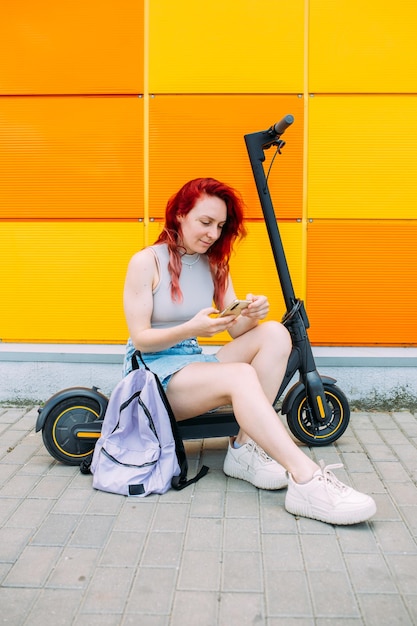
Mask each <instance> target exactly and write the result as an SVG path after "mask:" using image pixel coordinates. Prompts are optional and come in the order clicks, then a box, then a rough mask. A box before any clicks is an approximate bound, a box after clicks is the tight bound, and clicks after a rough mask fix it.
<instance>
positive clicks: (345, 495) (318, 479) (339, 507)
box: [285, 461, 376, 525]
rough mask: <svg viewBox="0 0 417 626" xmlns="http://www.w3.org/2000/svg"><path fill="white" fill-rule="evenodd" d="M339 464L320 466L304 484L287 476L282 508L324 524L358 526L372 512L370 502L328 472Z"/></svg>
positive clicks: (371, 503)
mask: <svg viewBox="0 0 417 626" xmlns="http://www.w3.org/2000/svg"><path fill="white" fill-rule="evenodd" d="M338 467H342V465H340V464H338V465H327V466H324V463H323V461H321V462H320V468H319V469H318V470H317V471H316V472H314V474H313V477H312V479H311V480H309V481H308V482H307V483H302V484H299V483H296V482H295V481H294V480H293V478H292V476H291V474H288V476H289V482H288V491H287V494H286V496H285V508H286V509H287V511H288V512H289V513H292V514H293V515H301V516H303V517H310V518H312V519H316V520H319V521H321V522H327V523H328V524H340V525H345V524H346V525H347V524H358V523H359V522H365V521H366V520H367V519H369V518H370V517H372V516H373V515H374V514H375V513H376V504H375V502H374V500H373V499H372V498H371V497H370V496H367V495H366V494H364V493H360V492H359V491H355V489H352V487H348V486H347V485H345V484H344V483H342V482H340V480H338V479H337V478H336V476H335V475H334V474H333V472H331V471H330V470H331V469H335V468H338Z"/></svg>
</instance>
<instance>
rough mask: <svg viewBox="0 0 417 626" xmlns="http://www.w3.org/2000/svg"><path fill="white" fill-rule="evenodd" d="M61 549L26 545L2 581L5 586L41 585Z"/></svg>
mask: <svg viewBox="0 0 417 626" xmlns="http://www.w3.org/2000/svg"><path fill="white" fill-rule="evenodd" d="M60 553H61V549H60V548H57V547H49V546H32V545H28V546H26V548H25V549H24V550H23V551H22V553H21V555H20V556H19V559H18V560H17V561H16V562H15V564H14V565H13V567H12V568H11V570H10V572H9V574H8V575H7V576H6V578H5V579H4V581H3V585H4V586H6V587H35V588H36V587H42V586H43V585H44V584H45V583H46V581H47V579H48V577H49V574H50V572H51V570H52V569H53V568H54V567H55V563H56V562H57V560H58V558H59V555H60Z"/></svg>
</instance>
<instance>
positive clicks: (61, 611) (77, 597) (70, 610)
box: [25, 589, 82, 626]
mask: <svg viewBox="0 0 417 626" xmlns="http://www.w3.org/2000/svg"><path fill="white" fill-rule="evenodd" d="M81 598H82V594H81V592H80V591H78V590H75V589H42V591H41V592H40V593H39V595H38V597H37V599H36V601H35V603H34V606H33V607H32V608H31V610H30V613H29V617H28V619H27V621H26V622H25V624H27V625H28V626H67V625H68V624H72V618H73V615H75V614H76V613H77V611H78V607H79V605H80V602H81Z"/></svg>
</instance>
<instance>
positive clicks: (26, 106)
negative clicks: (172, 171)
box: [0, 96, 144, 219]
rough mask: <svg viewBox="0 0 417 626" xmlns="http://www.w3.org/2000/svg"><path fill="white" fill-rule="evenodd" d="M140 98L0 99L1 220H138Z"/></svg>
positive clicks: (140, 147)
mask: <svg viewBox="0 0 417 626" xmlns="http://www.w3.org/2000/svg"><path fill="white" fill-rule="evenodd" d="M142 119H143V99H140V98H137V97H134V96H130V97H129V96H125V97H94V96H93V97H37V98H36V97H29V98H18V97H16V98H14V97H10V98H0V170H1V178H0V218H14V219H15V218H32V217H35V218H57V217H59V218H107V217H110V218H113V217H117V218H126V217H140V216H141V215H143V211H144V209H143V202H142V194H143V121H142Z"/></svg>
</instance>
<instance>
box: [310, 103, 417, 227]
mask: <svg viewBox="0 0 417 626" xmlns="http://www.w3.org/2000/svg"><path fill="white" fill-rule="evenodd" d="M416 113H417V96H378V97H375V96H333V97H331V96H328V97H325V96H317V97H314V98H310V102H309V148H308V164H309V165H308V215H309V217H313V218H318V217H320V218H338V219H339V218H377V219H381V218H384V219H398V218H403V219H415V217H416V201H417V176H416V170H417V150H416V145H417V115H416Z"/></svg>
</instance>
